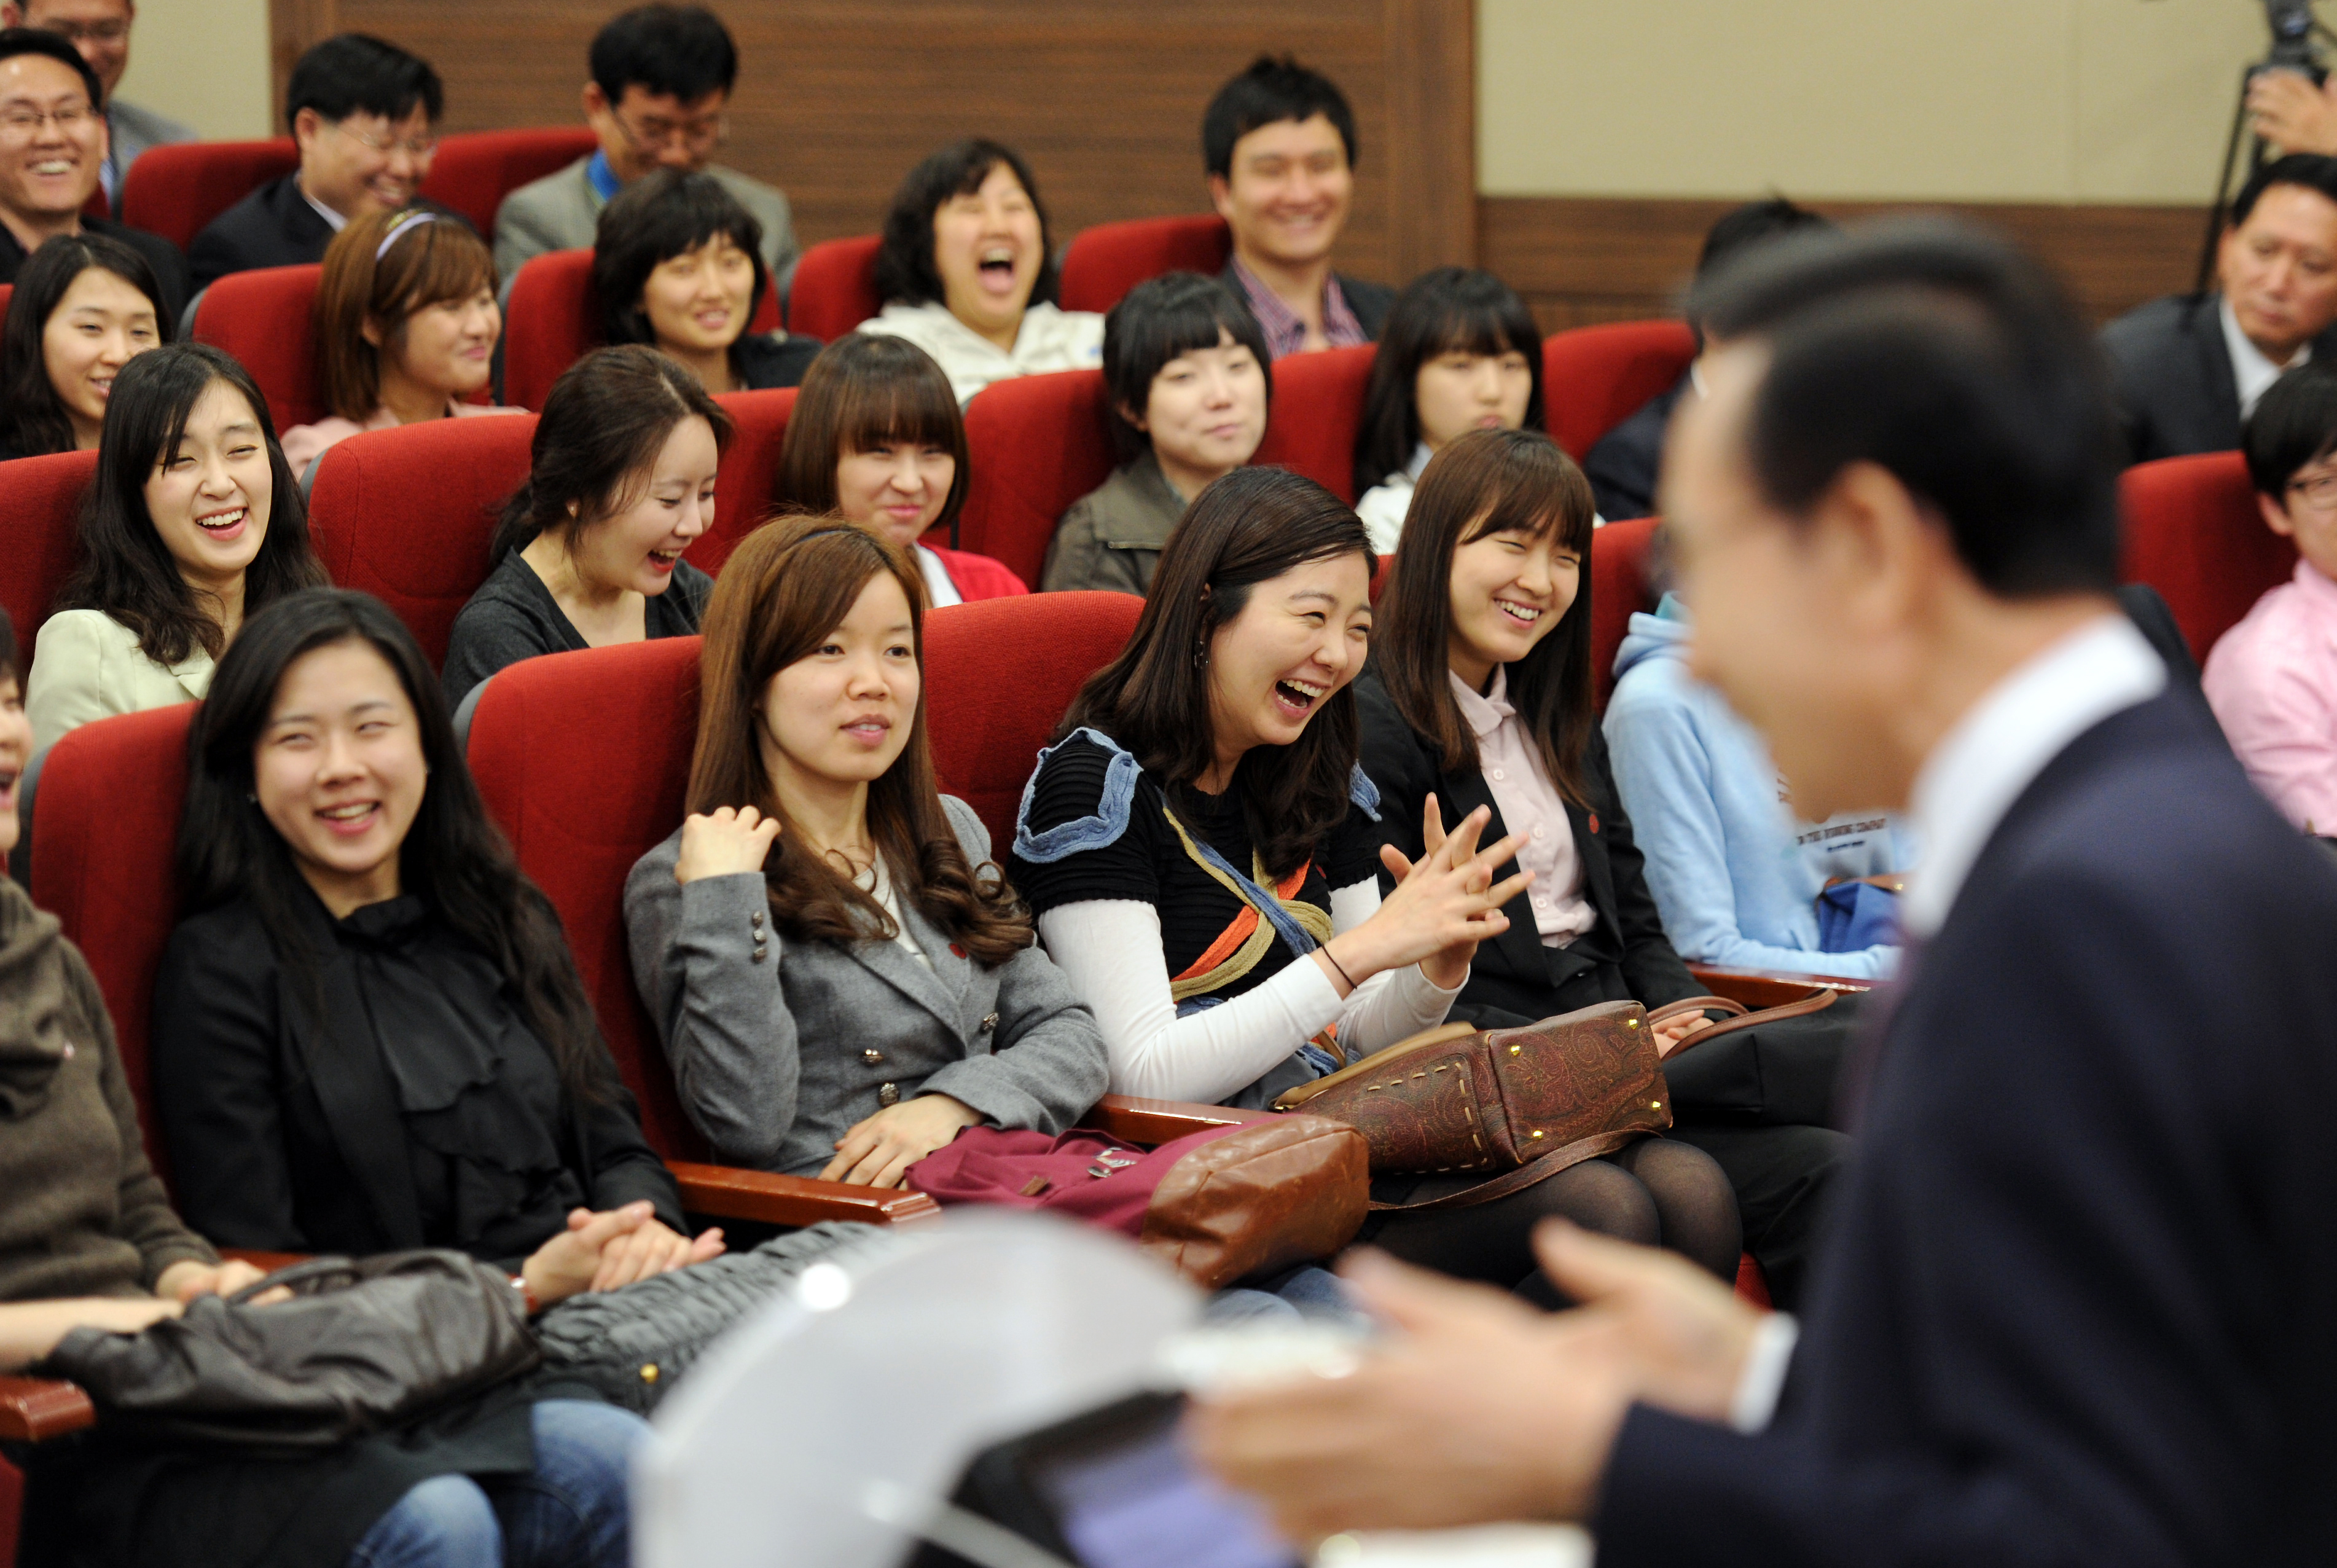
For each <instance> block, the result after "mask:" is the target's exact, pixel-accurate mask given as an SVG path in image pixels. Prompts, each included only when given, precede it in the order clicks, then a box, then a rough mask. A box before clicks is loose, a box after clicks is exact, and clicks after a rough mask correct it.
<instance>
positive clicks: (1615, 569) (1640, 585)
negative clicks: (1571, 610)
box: [1590, 517, 1656, 713]
mask: <svg viewBox="0 0 2337 1568" xmlns="http://www.w3.org/2000/svg"><path fill="white" fill-rule="evenodd" d="M1655 536H1656V519H1655V518H1653V517H1641V518H1639V519H1638V520H1637V521H1635V522H1630V523H1609V524H1607V526H1606V527H1604V528H1601V529H1599V530H1598V531H1596V532H1595V533H1593V534H1591V535H1590V681H1591V685H1592V688H1593V691H1594V692H1595V694H1596V697H1597V701H1598V706H1599V711H1600V712H1602V713H1603V712H1605V711H1607V698H1608V696H1609V693H1611V692H1612V691H1614V690H1615V654H1616V652H1617V651H1618V650H1619V649H1620V648H1621V647H1622V646H1623V633H1625V632H1628V631H1629V630H1630V629H1631V617H1632V615H1633V614H1634V613H1637V612H1639V611H1652V610H1653V609H1655V607H1656V599H1655V595H1654V594H1652V593H1648V545H1649V544H1650V543H1652V542H1653V541H1654V539H1655Z"/></svg>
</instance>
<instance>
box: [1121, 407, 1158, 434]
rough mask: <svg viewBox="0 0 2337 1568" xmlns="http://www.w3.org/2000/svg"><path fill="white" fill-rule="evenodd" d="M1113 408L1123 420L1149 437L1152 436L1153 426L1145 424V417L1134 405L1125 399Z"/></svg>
mask: <svg viewBox="0 0 2337 1568" xmlns="http://www.w3.org/2000/svg"><path fill="white" fill-rule="evenodd" d="M1113 407H1114V408H1115V409H1116V410H1117V411H1118V413H1119V415H1120V417H1121V418H1122V419H1125V420H1127V421H1128V422H1129V424H1130V425H1131V426H1135V427H1136V428H1137V429H1139V430H1141V431H1143V432H1144V434H1146V435H1147V436H1149V435H1151V434H1152V426H1149V425H1147V424H1146V423H1145V422H1144V416H1143V415H1141V414H1139V413H1138V412H1137V411H1136V408H1135V407H1134V405H1132V404H1130V403H1129V402H1127V401H1126V400H1124V399H1123V400H1122V401H1120V402H1119V403H1117V404H1115V405H1113Z"/></svg>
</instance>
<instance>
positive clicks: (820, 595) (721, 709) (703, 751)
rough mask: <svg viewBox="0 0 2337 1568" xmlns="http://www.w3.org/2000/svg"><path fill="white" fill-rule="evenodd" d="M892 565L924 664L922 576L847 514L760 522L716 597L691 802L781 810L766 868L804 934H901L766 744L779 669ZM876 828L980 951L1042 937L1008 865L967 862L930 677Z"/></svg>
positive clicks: (904, 893)
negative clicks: (938, 771) (943, 768)
mask: <svg viewBox="0 0 2337 1568" xmlns="http://www.w3.org/2000/svg"><path fill="white" fill-rule="evenodd" d="M885 572H889V573H892V574H893V577H894V580H895V581H896V582H898V583H900V584H901V592H902V593H905V594H907V595H908V599H909V620H910V624H911V626H912V628H913V630H912V633H911V641H912V642H914V645H915V648H916V654H917V670H918V672H919V674H920V675H921V676H922V675H923V673H924V666H925V638H924V630H925V585H924V579H923V578H922V577H921V576H919V574H918V572H917V569H916V567H914V565H912V564H910V562H909V559H908V557H907V556H906V555H905V554H903V553H902V552H901V551H900V550H898V549H896V548H895V546H894V545H893V544H891V543H890V542H889V541H887V540H885V539H883V538H881V537H879V536H878V535H876V534H872V533H870V532H869V531H868V530H867V529H865V528H863V527H860V526H859V525H858V524H852V523H846V522H845V521H844V520H843V519H842V518H840V517H783V518H781V519H779V520H778V521H777V522H776V523H767V524H764V525H763V526H762V527H760V528H758V529H757V530H755V532H754V533H752V534H748V536H747V538H746V540H745V542H744V543H742V544H740V545H739V546H738V549H737V550H735V551H733V552H732V553H731V555H730V558H729V560H728V561H727V562H725V563H724V564H723V567H722V575H721V576H720V577H719V578H717V579H716V580H715V583H714V594H713V597H712V598H711V599H710V600H709V602H708V603H707V606H706V642H705V647H704V652H702V653H701V654H700V662H699V677H700V678H699V706H698V748H697V750H696V751H695V753H694V754H693V755H692V756H691V758H690V760H689V809H690V810H691V811H692V812H704V811H712V810H714V809H717V808H719V807H723V806H729V807H733V808H736V807H740V806H753V807H755V808H757V809H759V810H761V811H764V812H766V813H768V815H770V816H773V817H777V818H778V819H779V821H780V824H781V827H780V829H779V837H778V840H777V842H776V843H774V844H773V845H772V846H771V853H770V858H768V860H766V861H765V862H764V865H763V878H764V881H765V883H766V884H767V885H768V888H769V896H770V904H771V918H772V920H773V921H774V922H775V923H776V924H777V926H778V929H779V932H780V935H782V936H787V937H791V938H793V939H796V940H798V941H805V940H810V941H821V942H838V943H851V942H863V941H866V940H868V939H869V933H870V931H871V930H872V928H873V929H874V930H875V932H877V933H878V934H879V936H881V938H882V939H884V940H888V941H889V940H890V939H891V938H892V937H893V936H895V928H894V926H893V923H892V921H891V920H890V919H888V918H887V917H886V916H885V911H884V907H882V906H881V905H879V904H878V903H877V902H876V901H875V899H874V898H872V897H869V896H868V895H867V894H866V893H865V892H863V891H862V890H861V889H860V888H858V887H855V886H854V885H853V883H852V882H851V880H850V879H849V878H847V877H844V876H842V875H841V874H840V873H838V871H837V870H836V867H835V866H834V865H833V864H832V863H831V862H829V861H828V860H827V859H826V858H825V857H823V856H820V855H816V854H813V853H811V852H810V850H809V849H808V848H807V845H806V840H805V838H804V836H803V832H802V830H801V828H799V827H798V826H797V824H796V823H795V822H794V821H793V820H791V819H790V818H788V817H787V809H786V808H785V807H784V806H782V805H781V804H780V802H779V798H778V791H777V789H774V788H773V787H772V784H771V779H770V777H769V775H768V772H767V771H766V770H765V769H764V767H763V750H762V745H761V736H762V732H763V717H762V715H763V701H764V694H765V693H766V692H768V691H769V690H770V685H771V680H772V678H773V677H774V676H776V675H777V674H778V672H779V671H782V670H784V669H786V668H787V666H788V665H790V664H792V663H794V662H796V661H797V660H798V659H801V658H803V657H804V656H805V655H806V654H807V653H809V652H812V650H814V649H815V648H817V647H818V646H819V645H820V643H821V642H822V641H823V640H824V639H826V636H827V635H828V633H829V632H833V631H835V630H836V626H837V625H839V624H840V623H841V622H843V620H844V618H845V617H846V615H848V614H850V613H851V612H852V606H853V604H854V603H855V602H856V601H857V600H858V599H859V597H860V594H861V591H862V590H863V589H865V588H866V587H867V585H868V583H869V581H870V579H872V578H874V577H875V576H876V575H877V574H878V573H885ZM868 835H869V838H870V839H871V840H872V841H873V842H874V843H875V847H876V850H877V852H878V853H879V854H881V855H883V856H884V857H885V868H886V870H887V872H888V873H889V874H890V875H891V877H892V878H893V886H894V888H895V893H896V894H897V895H898V897H901V898H902V899H903V900H904V901H905V902H908V903H914V905H915V906H916V907H917V909H918V910H919V912H920V913H922V914H923V915H924V917H925V918H926V919H928V920H930V921H932V922H933V923H934V925H935V926H938V927H940V928H941V929H942V930H943V931H944V932H945V933H947V934H948V935H949V936H951V937H953V938H954V939H955V940H956V941H958V942H959V943H962V944H963V946H964V947H965V949H966V950H967V951H968V952H969V953H971V954H972V955H973V956H974V958H975V959H976V960H978V961H979V962H981V963H983V964H1003V963H1004V962H1006V961H1007V960H1008V959H1009V958H1012V956H1014V955H1015V954H1017V953H1019V952H1021V951H1022V949H1023V948H1025V947H1028V946H1030V945H1031V943H1032V926H1031V918H1030V916H1029V915H1028V914H1027V913H1026V912H1025V911H1024V910H1023V908H1022V904H1021V902H1020V901H1019V900H1018V899H1017V898H1016V897H1015V896H1014V893H1013V890H1012V888H1010V887H1007V885H1006V879H1005V877H1004V876H1003V875H1002V874H1001V872H1000V871H999V869H998V866H997V863H996V862H995V861H985V862H983V866H982V867H980V868H979V869H977V868H976V867H973V865H971V864H970V863H968V861H967V859H966V858H965V851H964V850H963V848H961V847H960V846H959V844H958V841H957V834H956V832H955V831H954V830H953V828H951V827H950V820H949V815H948V813H947V812H946V811H944V809H943V808H942V798H941V791H940V789H939V788H938V787H937V786H936V785H935V784H934V757H933V750H932V748H931V747H930V745H929V744H928V742H927V740H926V731H925V697H924V688H923V686H922V685H921V686H920V688H919V690H918V693H917V710H916V716H915V718H914V720H912V722H911V724H910V726H909V740H908V744H907V745H906V746H904V747H903V748H902V750H901V755H900V756H899V757H897V758H895V760H894V761H893V765H892V766H891V767H890V768H888V769H885V772H884V774H883V775H882V776H881V777H879V778H878V779H875V781H874V782H873V783H871V784H870V785H869V786H868Z"/></svg>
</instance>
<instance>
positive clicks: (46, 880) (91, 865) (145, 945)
mask: <svg viewBox="0 0 2337 1568" xmlns="http://www.w3.org/2000/svg"><path fill="white" fill-rule="evenodd" d="M194 713H195V705H194V704H193V703H191V702H181V703H180V704H178V705H176V706H175V707H170V708H151V709H148V710H147V711H144V712H142V713H125V714H123V715H122V716H121V717H119V718H114V719H100V720H94V721H93V722H91V723H88V724H83V725H81V726H80V727H79V728H77V729H74V730H70V731H68V732H67V733H66V735H65V737H64V739H63V740H59V741H58V742H57V743H56V744H55V745H54V746H53V747H51V748H50V749H49V753H48V760H47V761H45V762H44V763H43V764H42V765H41V788H40V790H39V792H38V793H37V794H36V795H35V796H34V804H33V813H34V824H33V886H32V894H33V902H34V903H35V904H37V905H39V906H40V907H42V908H44V909H46V910H47V911H49V913H51V914H52V915H54V916H56V917H57V918H58V920H60V921H61V922H63V923H64V934H65V936H67V937H68V938H69V939H70V940H71V941H72V942H73V945H74V946H77V947H79V948H80V949H81V952H82V956H83V957H84V958H86V959H88V960H89V966H90V971H91V973H93V975H96V977H97V985H98V989H99V991H101V992H102V993H103V995H104V996H105V1010H106V1012H107V1013H108V1014H110V1015H111V1016H112V1019H113V1035H114V1039H115V1041H116V1042H117V1043H118V1044H119V1045H120V1047H121V1051H122V1074H123V1076H124V1077H125V1078H127V1079H128V1080H129V1083H130V1092H131V1093H132V1096H133V1097H135V1099H136V1100H137V1102H138V1120H139V1124H140V1125H141V1126H142V1127H143V1128H144V1129H145V1130H146V1150H147V1153H148V1155H149V1156H150V1157H151V1158H152V1160H153V1161H154V1168H155V1170H156V1171H158V1172H160V1173H161V1176H162V1178H163V1180H164V1181H168V1180H169V1179H170V1170H169V1167H168V1164H167V1162H166V1161H165V1159H164V1151H163V1148H162V1140H161V1137H160V1136H158V1134H157V1132H156V1129H157V1126H158V1123H157V1122H155V1120H154V1103H153V1099H152V1095H151V1094H150V1093H149V1092H148V1088H147V1080H146V1060H147V1057H146V1039H147V1026H148V1023H149V1021H150V1020H151V1019H152V1015H153V1005H154V968H155V965H158V964H159V963H161V958H162V947H163V945H164V944H165V943H167V942H168V941H169V940H170V939H171V927H172V926H174V925H176V924H177V923H178V918H179V893H178V878H177V877H176V876H175V875H174V872H173V869H172V860H173V857H174V855H175V852H176V849H177V847H178V841H179V816H180V812H181V809H182V808H183V806H184V803H185V800H186V794H187V725H188V723H189V721H190V720H192V719H193V717H194Z"/></svg>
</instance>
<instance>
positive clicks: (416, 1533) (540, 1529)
mask: <svg viewBox="0 0 2337 1568" xmlns="http://www.w3.org/2000/svg"><path fill="white" fill-rule="evenodd" d="M533 1423H534V1428H535V1469H534V1470H533V1472H532V1473H531V1474H529V1475H512V1476H496V1477H494V1478H492V1479H490V1480H488V1481H486V1482H484V1483H481V1482H477V1481H474V1480H472V1479H471V1478H470V1477H469V1476H468V1475H435V1476H433V1477H431V1478H430V1479H429V1480H427V1481H425V1482H423V1483H422V1484H421V1485H417V1486H416V1487H414V1488H413V1489H412V1490H411V1491H409V1492H407V1493H406V1495H405V1496H403V1497H401V1498H399V1499H398V1500H397V1503H396V1506H394V1507H392V1508H391V1509H390V1511H389V1512H388V1513H386V1514H383V1515H382V1516H381V1517H380V1518H378V1519H376V1520H375V1521H374V1524H373V1528H372V1529H370V1530H368V1531H367V1532H366V1533H365V1536H364V1538H363V1539H362V1540H360V1541H358V1543H357V1546H356V1548H355V1550H353V1551H351V1552H350V1553H349V1568H569V1565H571V1564H573V1565H575V1568H626V1564H627V1563H628V1562H629V1561H630V1560H631V1534H632V1531H631V1525H632V1513H631V1508H630V1507H629V1506H628V1505H627V1503H626V1497H625V1483H626V1479H627V1477H628V1475H629V1474H630V1471H631V1464H632V1454H633V1450H634V1448H635V1447H637V1446H639V1445H640V1441H641V1439H643V1438H644V1437H647V1436H649V1433H650V1428H649V1423H647V1422H645V1421H643V1420H642V1419H641V1418H640V1416H635V1415H633V1414H632V1413H631V1412H630V1411H626V1410H620V1409H618V1408H617V1407H616V1406H612V1405H601V1404H597V1403H595V1402H593V1401H591V1400H585V1399H548V1400H545V1401H544V1402H543V1403H542V1404H540V1405H537V1406H535V1407H534V1410H533Z"/></svg>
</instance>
